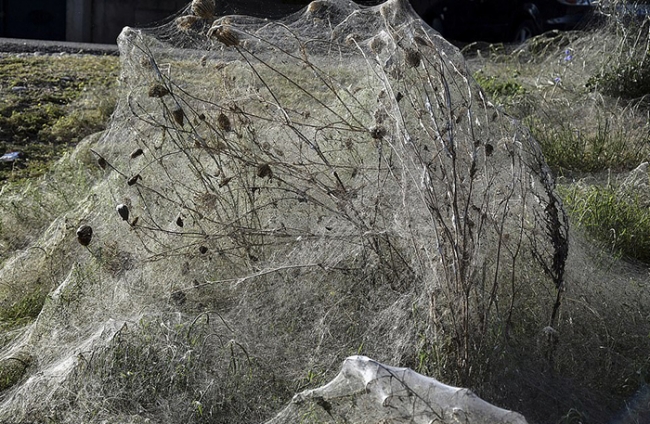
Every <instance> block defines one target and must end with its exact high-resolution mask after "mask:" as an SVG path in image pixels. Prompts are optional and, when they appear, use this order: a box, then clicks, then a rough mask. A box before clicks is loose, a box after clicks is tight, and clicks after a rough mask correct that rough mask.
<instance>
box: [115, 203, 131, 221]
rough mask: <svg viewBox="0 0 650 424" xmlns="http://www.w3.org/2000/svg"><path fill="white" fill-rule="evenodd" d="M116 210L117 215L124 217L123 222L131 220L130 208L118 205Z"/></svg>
mask: <svg viewBox="0 0 650 424" xmlns="http://www.w3.org/2000/svg"><path fill="white" fill-rule="evenodd" d="M115 210H116V211H117V213H119V214H120V217H122V220H124V221H128V220H129V208H128V206H126V205H125V204H124V203H120V204H119V205H117V207H116V208H115Z"/></svg>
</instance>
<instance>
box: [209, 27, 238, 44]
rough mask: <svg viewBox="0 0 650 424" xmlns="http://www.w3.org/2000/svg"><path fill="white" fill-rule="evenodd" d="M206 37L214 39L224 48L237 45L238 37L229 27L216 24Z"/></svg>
mask: <svg viewBox="0 0 650 424" xmlns="http://www.w3.org/2000/svg"><path fill="white" fill-rule="evenodd" d="M208 37H214V38H216V39H217V40H219V41H220V42H221V43H223V45H225V46H226V47H233V46H237V45H239V36H238V35H237V33H236V32H235V31H234V30H233V29H232V27H231V26H230V25H223V24H217V25H214V26H213V27H212V28H210V30H209V31H208Z"/></svg>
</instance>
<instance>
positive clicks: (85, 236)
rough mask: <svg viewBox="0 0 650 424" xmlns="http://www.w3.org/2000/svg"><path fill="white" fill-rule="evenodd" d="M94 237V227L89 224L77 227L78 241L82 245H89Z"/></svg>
mask: <svg viewBox="0 0 650 424" xmlns="http://www.w3.org/2000/svg"><path fill="white" fill-rule="evenodd" d="M92 239H93V229H92V228H91V227H90V226H89V225H82V226H81V227H79V228H77V241H78V242H79V244H80V245H82V246H88V245H89V244H90V241H91V240H92Z"/></svg>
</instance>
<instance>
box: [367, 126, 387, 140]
mask: <svg viewBox="0 0 650 424" xmlns="http://www.w3.org/2000/svg"><path fill="white" fill-rule="evenodd" d="M385 135H386V128H384V127H382V126H376V127H373V128H371V129H370V136H371V137H372V138H374V139H375V140H379V139H380V138H383V137H384V136H385Z"/></svg>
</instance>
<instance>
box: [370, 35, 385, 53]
mask: <svg viewBox="0 0 650 424" xmlns="http://www.w3.org/2000/svg"><path fill="white" fill-rule="evenodd" d="M385 46H386V43H385V42H384V40H382V39H381V38H380V37H375V38H373V39H372V40H371V41H370V50H372V52H373V53H375V54H377V53H381V51H382V50H383V49H384V47H385Z"/></svg>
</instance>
